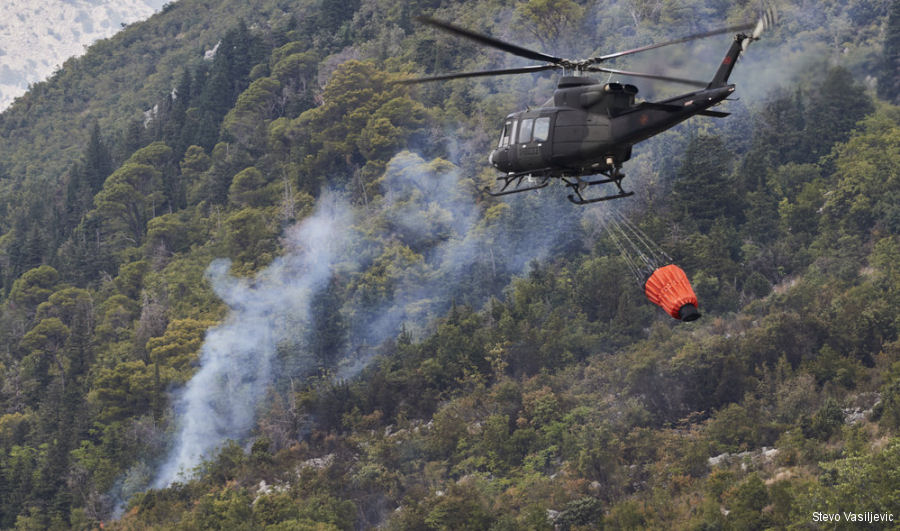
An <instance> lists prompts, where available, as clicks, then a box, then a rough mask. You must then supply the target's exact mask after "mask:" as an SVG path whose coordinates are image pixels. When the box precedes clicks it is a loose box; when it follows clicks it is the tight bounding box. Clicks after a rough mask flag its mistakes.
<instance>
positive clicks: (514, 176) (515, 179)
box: [484, 172, 550, 197]
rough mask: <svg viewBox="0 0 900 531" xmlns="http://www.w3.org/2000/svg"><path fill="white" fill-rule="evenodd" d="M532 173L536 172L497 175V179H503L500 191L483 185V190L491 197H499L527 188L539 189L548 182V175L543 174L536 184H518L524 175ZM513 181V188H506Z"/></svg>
mask: <svg viewBox="0 0 900 531" xmlns="http://www.w3.org/2000/svg"><path fill="white" fill-rule="evenodd" d="M533 173H537V172H528V173H513V174H510V175H502V176H500V177H497V180H498V181H503V187H502V188H500V191H498V192H492V191H491V188H490V187H489V186H485V187H484V192H485V193H487V194H488V195H490V196H493V197H500V196H503V195H510V194H517V193H519V192H527V191H529V190H540V189H541V188H544V187H545V186H547V185H548V184H550V177H549V176H547V175H544V176H541V177H540V179H541V181H540V182H539V183H538V184H536V185H534V186H526V187H525V188H520V185H521V184H522V181H523V180H524V179H525V177H530V176H532V174H533ZM513 182H515V183H516V186H515V188H513V189H512V190H507V188H509V185H510V184H512V183H513Z"/></svg>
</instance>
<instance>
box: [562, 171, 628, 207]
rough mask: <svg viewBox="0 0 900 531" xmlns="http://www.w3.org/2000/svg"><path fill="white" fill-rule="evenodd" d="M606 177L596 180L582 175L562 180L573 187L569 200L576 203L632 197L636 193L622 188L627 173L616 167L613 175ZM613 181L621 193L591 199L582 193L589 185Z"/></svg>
mask: <svg viewBox="0 0 900 531" xmlns="http://www.w3.org/2000/svg"><path fill="white" fill-rule="evenodd" d="M604 175H606V176H607V178H606V179H598V180H596V181H585V180H583V179H582V178H581V177H576V178H574V180H573V179H572V178H570V177H563V178H562V180H563V182H564V183H566V186H568V187H569V188H571V189H572V191H573V192H575V193H574V194H569V195H568V198H569V201H571V202H573V203H575V204H576V205H589V204H591V203H599V202H600V201H609V200H611V199H619V198H622V197H630V196H632V195H634V192H626V191H625V190H624V189H623V188H622V179H624V178H625V174H623V173H621V172H619V171H618V168H616V169H615V170H614V171H613V173H612V175H607V174H604ZM608 183H613V184H615V185H616V188H618V189H619V193H617V194H612V195H604V196H601V197H593V198H590V199H585V197H584V196H583V195H582V194H581V192H582V190H584V189H585V188H587V187H588V186H594V185H598V184H608Z"/></svg>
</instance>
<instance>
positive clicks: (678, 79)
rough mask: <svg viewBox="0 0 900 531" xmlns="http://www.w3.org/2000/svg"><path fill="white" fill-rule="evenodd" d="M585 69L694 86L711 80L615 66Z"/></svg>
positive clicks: (699, 85)
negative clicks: (633, 70)
mask: <svg viewBox="0 0 900 531" xmlns="http://www.w3.org/2000/svg"><path fill="white" fill-rule="evenodd" d="M585 70H590V71H591V72H607V73H609V74H618V75H620V76H634V77H646V78H649V79H659V80H661V81H669V82H671V83H681V84H683V85H691V86H694V87H703V88H705V87H707V86H708V85H709V81H696V80H694V79H685V78H683V77H671V76H660V75H657V74H645V73H643V72H629V71H628V70H616V69H614V68H603V67H601V66H588V67H586V68H585Z"/></svg>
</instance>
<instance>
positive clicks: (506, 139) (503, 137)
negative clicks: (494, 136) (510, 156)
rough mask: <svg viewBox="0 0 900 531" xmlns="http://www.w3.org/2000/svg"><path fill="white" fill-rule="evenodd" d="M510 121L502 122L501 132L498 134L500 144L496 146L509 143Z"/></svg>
mask: <svg viewBox="0 0 900 531" xmlns="http://www.w3.org/2000/svg"><path fill="white" fill-rule="evenodd" d="M510 125H511V122H506V123H505V124H503V133H501V134H500V144H499V145H498V147H506V146H508V145H509V126H510Z"/></svg>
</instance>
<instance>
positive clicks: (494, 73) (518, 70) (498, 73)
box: [391, 65, 559, 85]
mask: <svg viewBox="0 0 900 531" xmlns="http://www.w3.org/2000/svg"><path fill="white" fill-rule="evenodd" d="M555 68H559V66H557V65H536V66H523V67H521V68H505V69H501V70H481V71H478V72H456V73H453V74H442V75H439V76H429V77H417V78H414V79H399V80H397V81H391V84H392V85H412V84H415V83H428V82H429V81H443V80H445V79H459V78H464V77H482V76H503V75H507V74H528V73H531V72H540V71H542V70H553V69H555Z"/></svg>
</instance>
